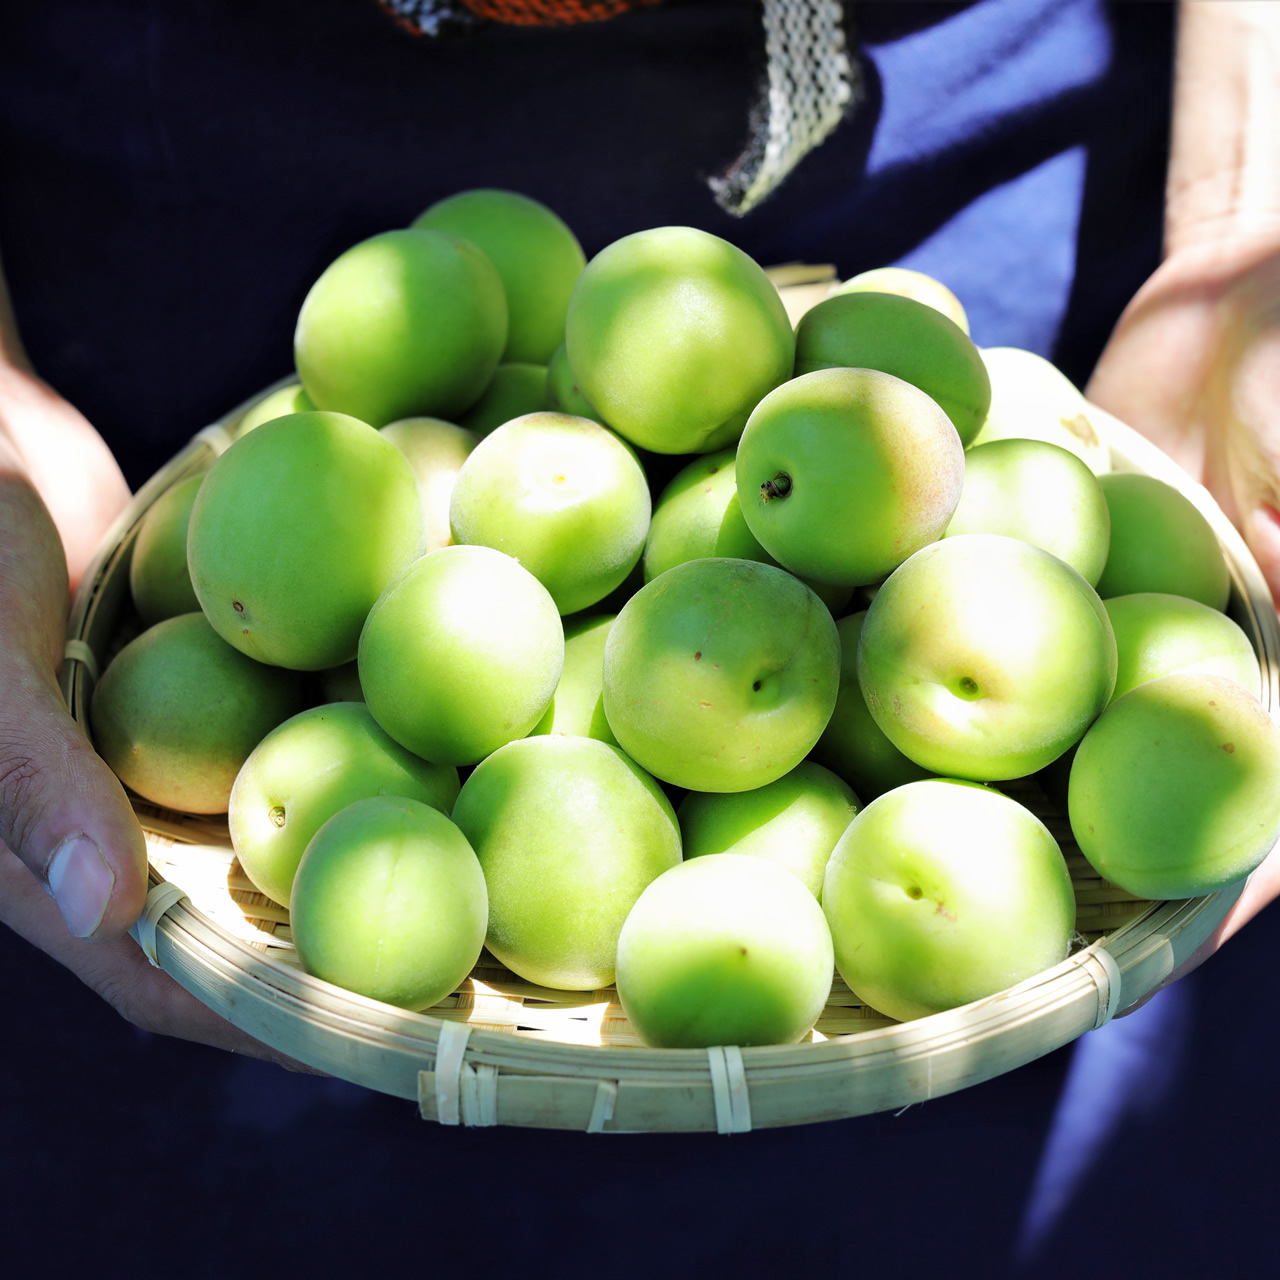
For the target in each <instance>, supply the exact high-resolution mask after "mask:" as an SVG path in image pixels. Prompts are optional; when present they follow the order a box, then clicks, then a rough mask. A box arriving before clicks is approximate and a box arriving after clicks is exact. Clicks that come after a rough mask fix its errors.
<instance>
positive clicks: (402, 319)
mask: <svg viewBox="0 0 1280 1280" xmlns="http://www.w3.org/2000/svg"><path fill="white" fill-rule="evenodd" d="M506 341H507V300H506V295H505V294H504V292H503V287H502V280H501V278H500V277H499V275H498V272H497V271H496V270H495V269H494V266H493V264H492V263H491V262H490V261H489V259H488V258H487V257H486V256H485V255H484V254H483V253H481V251H480V250H479V249H477V248H476V247H475V245H474V244H471V243H470V242H469V241H465V240H459V239H458V238H457V237H456V236H451V235H446V234H445V233H444V232H442V231H428V230H415V229H406V230H397V231H384V232H382V233H381V234H379V235H375V236H372V237H370V238H369V239H368V240H363V241H361V242H360V243H359V244H357V245H353V246H352V247H351V248H350V249H347V250H346V251H345V252H344V253H342V254H340V255H339V256H338V257H337V258H336V259H335V260H334V261H333V262H332V263H331V264H330V265H329V266H328V267H327V268H326V269H325V270H324V272H323V273H322V274H321V275H320V277H319V278H318V279H317V280H316V282H315V283H314V284H313V285H312V286H311V289H310V291H309V292H308V293H307V296H306V298H305V299H304V300H303V303H302V309H301V311H300V312H299V314H298V323H297V327H296V329H295V332H294V340H293V349H294V362H295V364H296V365H297V369H298V376H299V378H300V379H301V381H302V385H303V387H304V388H305V389H306V392H307V395H308V396H310V398H311V401H312V403H313V404H314V405H315V406H316V408H317V409H333V410H336V411H338V412H340V413H348V414H351V415H352V416H353V417H356V418H359V419H361V421H363V422H367V423H369V424H370V425H371V426H374V427H382V426H385V425H386V424H387V423H388V422H392V421H394V420H395V419H396V418H409V417H417V416H426V417H438V418H444V419H445V420H446V421H449V422H453V421H456V420H457V418H458V415H459V414H461V413H463V412H465V411H466V409H467V408H468V407H469V406H470V405H472V404H473V403H474V402H475V401H476V400H478V399H479V398H480V395H481V393H482V392H483V391H484V389H485V387H487V386H488V385H489V381H490V379H491V378H492V377H493V372H494V370H495V369H496V368H497V367H498V361H499V358H500V357H501V355H502V352H503V348H504V346H505V344H506Z"/></svg>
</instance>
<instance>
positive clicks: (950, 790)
mask: <svg viewBox="0 0 1280 1280" xmlns="http://www.w3.org/2000/svg"><path fill="white" fill-rule="evenodd" d="M822 907H823V911H824V912H825V913H826V917H827V921H828V923H829V924H830V926H831V936H832V940H833V942H834V944H835V957H836V968H837V969H838V970H839V972H840V976H841V977H842V978H844V980H845V982H847V983H848V984H849V987H850V989H851V990H852V991H853V992H854V993H855V994H856V995H857V996H858V997H859V999H861V1000H862V1001H864V1002H865V1003H866V1004H869V1005H871V1006H872V1008H875V1009H878V1010H879V1011H880V1012H881V1013H884V1014H887V1015H888V1016H889V1017H891V1018H897V1019H899V1020H902V1021H905V1020H907V1019H911V1018H919V1017H924V1016H926V1015H928V1014H932V1013H940V1012H942V1011H943V1010H945V1009H953V1008H956V1007H957V1006H959V1005H963V1004H968V1003H969V1002H970V1001H972V1000H980V999H982V998H983V997H985V996H990V995H994V994H995V993H996V992H999V991H1003V990H1004V989H1006V988H1007V987H1011V986H1013V985H1014V984H1016V983H1018V982H1021V981H1023V980H1024V979H1026V978H1030V977H1033V976H1034V975H1035V974H1037V973H1040V972H1042V971H1043V970H1045V969H1048V968H1050V967H1052V966H1053V965H1055V964H1057V963H1059V962H1060V961H1062V960H1065V959H1066V958H1067V955H1068V952H1069V951H1070V947H1071V937H1072V934H1073V932H1074V930H1075V914H1076V907H1075V895H1074V893H1073V890H1072V886H1071V877H1070V875H1069V873H1068V871H1067V864H1066V861H1065V860H1064V858H1063V856H1062V850H1061V849H1060V847H1059V846H1058V843H1057V841H1056V840H1055V839H1054V838H1053V836H1052V834H1051V833H1050V832H1049V830H1048V828H1047V827H1046V826H1045V825H1044V823H1042V822H1041V821H1040V820H1039V819H1038V818H1037V817H1036V816H1035V814H1033V813H1032V812H1031V810H1030V809H1027V808H1026V807H1024V806H1023V805H1021V804H1019V803H1018V802H1017V801H1015V800H1011V799H1010V798H1009V797H1008V796H1005V795H1002V794H1001V793H1000V792H998V791H995V790H993V789H992V788H989V787H984V786H979V785H977V784H973V783H965V782H958V781H955V780H953V779H943V778H931V779H926V780H924V781H922V782H911V783H908V784H907V785H906V786H902V787H898V788H896V789H895V790H893V791H888V792H886V793H885V794H884V795H882V796H880V797H878V798H877V799H875V800H873V801H872V802H871V803H870V804H869V805H867V807H866V808H865V809H863V810H862V812H861V813H859V814H858V816H857V817H856V818H855V819H854V820H853V821H852V822H851V823H850V824H849V827H848V830H846V832H845V833H844V835H843V836H842V837H841V838H840V842H839V843H838V844H837V845H836V847H835V851H834V852H833V853H832V855H831V859H830V861H829V862H828V863H827V874H826V880H825V883H824V885H823V890H822Z"/></svg>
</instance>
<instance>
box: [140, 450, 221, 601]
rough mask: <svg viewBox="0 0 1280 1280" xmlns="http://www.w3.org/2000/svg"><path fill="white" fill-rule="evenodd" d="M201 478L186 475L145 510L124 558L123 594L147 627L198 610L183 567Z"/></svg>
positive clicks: (185, 568)
mask: <svg viewBox="0 0 1280 1280" xmlns="http://www.w3.org/2000/svg"><path fill="white" fill-rule="evenodd" d="M203 481H204V476H203V475H195V476H188V477H187V478H186V479H185V480H179V481H178V483H177V484H175V485H172V486H171V487H170V488H168V489H166V490H165V491H164V492H163V493H162V494H161V495H160V496H159V497H158V498H157V499H156V500H155V501H154V502H153V503H152V504H151V506H149V507H148V508H147V513H146V515H145V516H143V517H142V521H141V523H140V524H139V525H138V536H137V537H136V538H135V539H134V543H133V551H132V552H131V553H130V556H129V594H130V596H131V597H132V599H133V606H134V608H135V609H137V611H138V617H140V618H141V619H142V621H143V622H144V623H145V624H146V625H147V626H151V625H153V624H154V623H157V622H160V621H162V620H163V619H164V618H176V617H177V616H178V615H179V614H180V613H194V612H195V611H196V610H198V609H199V608H200V601H199V600H197V599H196V590H195V588H194V587H193V586H192V585H191V571H190V570H189V569H188V568H187V527H188V526H189V525H190V523H191V507H192V505H193V504H194V502H195V500H196V491H197V490H198V489H199V488H200V485H201V484H202V483H203Z"/></svg>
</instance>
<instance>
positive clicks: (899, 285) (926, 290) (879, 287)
mask: <svg viewBox="0 0 1280 1280" xmlns="http://www.w3.org/2000/svg"><path fill="white" fill-rule="evenodd" d="M836 293H896V294H898V295H899V296H900V297H903V298H914V299H915V300H916V301H917V302H923V303H925V304H926V305H927V306H930V307H932V308H933V309H934V310H935V311H940V312H941V313H942V314H943V315H944V316H946V317H947V319H948V320H950V321H952V322H953V323H954V324H955V325H956V326H958V327H959V328H960V329H963V330H964V332H965V333H966V334H967V333H968V332H969V317H968V316H967V315H966V314H965V309H964V306H963V305H962V304H961V302H960V299H959V298H957V297H956V295H955V294H954V293H952V291H951V290H950V289H948V288H947V286H946V285H945V284H943V283H942V281H941V280H935V279H934V278H933V276H931V275H926V274H925V273H924V272H923V271H913V270H912V269H911V268H910V267H874V268H872V270H870V271H862V272H859V274H858V275H856V276H852V277H850V279H848V280H846V281H844V283H843V284H841V285H839V286H838V287H837V288H836Z"/></svg>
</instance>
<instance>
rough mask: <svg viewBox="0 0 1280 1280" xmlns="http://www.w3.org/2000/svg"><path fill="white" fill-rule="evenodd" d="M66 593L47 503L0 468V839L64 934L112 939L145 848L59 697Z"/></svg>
mask: <svg viewBox="0 0 1280 1280" xmlns="http://www.w3.org/2000/svg"><path fill="white" fill-rule="evenodd" d="M67 597H68V591H67V568H66V560H65V557H64V553H63V550H62V543H61V540H60V538H59V536H58V532H57V530H56V528H55V527H54V524H53V521H52V519H51V517H50V516H49V513H48V511H47V510H46V508H45V506H44V504H43V503H42V502H41V500H40V498H39V497H38V496H37V495H36V493H35V492H34V490H33V489H32V488H31V486H30V484H29V483H28V482H27V481H26V480H25V479H24V478H23V477H22V476H21V475H18V474H16V473H14V472H8V473H4V474H0V841H3V843H4V845H5V846H7V847H8V848H9V849H10V850H11V851H12V852H13V853H15V854H16V855H17V856H18V857H19V858H20V859H21V860H22V861H23V862H24V863H25V864H26V865H27V867H28V868H29V869H30V870H31V872H32V873H33V874H34V875H35V876H36V877H37V879H38V880H40V881H41V882H42V883H43V884H44V885H45V887H46V889H47V890H48V892H49V893H50V894H51V895H52V896H53V898H54V900H55V902H56V903H57V904H58V907H59V909H60V911H61V912H62V917H63V919H64V921H65V922H66V925H67V928H68V929H69V930H70V932H71V933H73V934H74V935H75V936H77V937H81V938H90V937H91V938H102V939H106V938H114V937H119V936H120V935H121V934H123V933H124V932H125V931H126V930H127V929H128V928H129V926H130V925H132V924H133V922H134V921H135V920H136V919H137V917H138V914H139V913H140V911H141V910H142V905H143V902H144V900H145V897H146V888H147V880H146V867H147V859H146V845H145V842H144V840H143V837H142V832H141V829H140V828H139V826H138V823H137V819H136V818H135V816H134V814H133V810H132V807H131V806H130V804H129V801H128V798H127V797H126V795H125V792H124V788H123V787H122V786H121V785H120V783H119V781H118V780H117V779H116V777H115V775H114V774H113V773H112V772H111V770H110V769H109V768H108V767H107V766H106V764H104V763H103V761H102V760H101V758H100V757H99V756H98V755H97V753H96V752H95V751H94V750H93V748H92V746H91V745H90V744H89V741H88V739H87V738H86V737H85V735H84V733H83V732H82V731H81V730H80V728H79V726H78V725H77V724H76V723H75V721H74V720H73V719H72V718H71V716H70V714H69V713H68V711H67V707H66V704H65V702H64V701H63V699H62V694H61V691H60V689H59V686H58V680H57V673H58V668H59V666H60V665H61V661H62V649H63V644H64V636H65V627H66V611H67Z"/></svg>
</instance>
